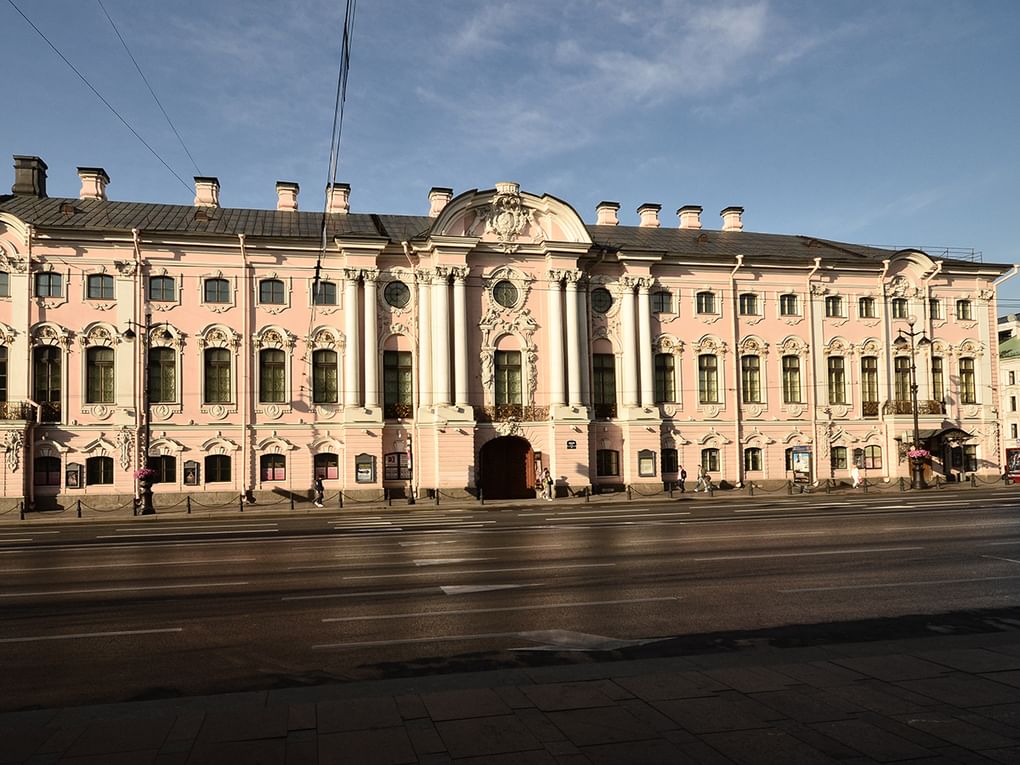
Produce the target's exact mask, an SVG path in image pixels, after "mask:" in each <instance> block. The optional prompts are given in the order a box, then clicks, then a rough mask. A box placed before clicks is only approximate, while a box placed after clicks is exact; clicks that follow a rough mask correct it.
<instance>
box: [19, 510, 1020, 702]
mask: <svg viewBox="0 0 1020 765" xmlns="http://www.w3.org/2000/svg"><path fill="white" fill-rule="evenodd" d="M0 581H2V583H3V584H2V585H0V613H2V614H3V616H2V619H0V678H3V680H2V687H3V693H2V694H0V709H2V710H13V709H22V708H27V707H34V706H55V705H68V704H80V703H92V702H103V701H119V700H126V699H132V698H153V697H160V696H172V695H188V694H197V693H212V692H219V691H232V690H247V689H255V688H259V689H261V688H267V687H279V686H289V685H301V684H306V683H316V682H323V681H327V680H344V679H365V678H372V677H385V676H392V675H401V674H408V673H414V672H442V671H452V670H456V669H463V668H479V667H485V666H500V665H511V664H514V663H515V662H516V663H519V662H542V661H551V660H563V659H564V657H569V656H570V655H575V656H581V657H586V660H587V659H588V658H590V657H592V656H595V657H598V656H603V655H619V652H621V651H622V652H624V653H625V652H626V651H635V650H644V651H654V650H657V649H656V646H664V647H666V646H673V645H675V641H672V642H671V641H670V639H671V638H675V637H676V636H692V635H704V634H707V633H736V632H742V631H749V630H781V631H782V632H783V634H786V635H794V636H796V635H798V634H800V633H803V634H808V633H810V632H811V631H812V630H814V631H817V630H818V629H820V627H819V625H831V624H833V623H858V624H862V623H863V624H872V625H875V624H881V623H880V622H873V621H872V622H869V621H865V620H874V619H876V618H882V617H889V618H893V617H895V618H902V617H905V616H908V615H924V619H923V620H924V621H926V622H931V621H932V620H933V619H935V618H937V617H938V616H939V615H946V614H953V613H960V612H970V613H972V612H974V611H975V610H976V609H988V610H989V611H997V612H1005V613H1007V614H1009V613H1012V611H1011V610H1012V609H1020V494H1017V495H1014V494H1013V493H1012V492H1004V491H999V492H989V493H982V492H977V491H975V492H973V493H967V492H965V491H962V490H961V491H956V492H948V491H947V492H944V493H935V492H928V493H925V494H919V495H913V494H903V495H900V494H887V495H881V496H878V495H853V496H839V497H835V496H834V497H832V498H826V497H824V496H823V497H816V496H811V497H795V498H786V497H783V498H778V499H761V498H757V497H756V498H755V499H754V500H753V501H748V500H747V499H744V498H735V499H733V500H713V501H708V502H706V501H696V502H692V501H675V502H654V503H653V502H648V503H642V502H639V501H634V502H631V503H623V502H619V503H613V504H606V505H596V504H592V505H565V504H556V503H536V504H533V505H531V506H528V507H524V506H521V507H517V508H502V509H490V508H482V509H471V510H461V511H452V510H447V509H443V508H428V507H424V508H423V507H417V508H392V509H387V510H384V511H374V512H358V511H350V510H345V511H342V512H341V511H338V512H336V513H335V514H324V515H314V516H310V515H302V516H300V517H287V518H281V517H265V516H263V517H254V516H235V517H231V518H215V519H204V520H200V519H189V518H187V517H181V516H178V517H176V518H169V517H161V516H156V517H148V518H138V519H131V520H126V521H119V522H116V523H85V522H78V523H64V524H60V525H44V524H39V523H29V524H22V525H8V526H2V527H0ZM1017 614H1018V615H1020V610H1018V611H1017ZM876 629H882V627H876ZM875 637H882V636H881V635H875ZM663 650H667V649H666V648H663ZM593 652H594V653H593ZM600 652H607V653H600Z"/></svg>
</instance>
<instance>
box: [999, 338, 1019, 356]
mask: <svg viewBox="0 0 1020 765" xmlns="http://www.w3.org/2000/svg"><path fill="white" fill-rule="evenodd" d="M999 358H1000V359H1015V358H1020V337H1011V338H1009V339H1008V340H1003V341H1002V342H1001V343H999Z"/></svg>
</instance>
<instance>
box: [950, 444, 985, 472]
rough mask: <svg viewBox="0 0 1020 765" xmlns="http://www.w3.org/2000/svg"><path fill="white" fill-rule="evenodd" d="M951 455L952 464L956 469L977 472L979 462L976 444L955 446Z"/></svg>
mask: <svg viewBox="0 0 1020 765" xmlns="http://www.w3.org/2000/svg"><path fill="white" fill-rule="evenodd" d="M950 457H951V459H952V466H953V468H954V469H956V470H962V471H963V472H964V473H975V472H977V469H978V463H977V445H976V444H964V445H963V446H956V447H953V451H952V454H951V455H950Z"/></svg>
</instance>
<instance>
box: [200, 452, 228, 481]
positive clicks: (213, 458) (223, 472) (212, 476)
mask: <svg viewBox="0 0 1020 765" xmlns="http://www.w3.org/2000/svg"><path fill="white" fill-rule="evenodd" d="M205 482H206V483H229V482H230V457H228V456H227V455H226V454H210V455H209V456H208V457H206V458H205Z"/></svg>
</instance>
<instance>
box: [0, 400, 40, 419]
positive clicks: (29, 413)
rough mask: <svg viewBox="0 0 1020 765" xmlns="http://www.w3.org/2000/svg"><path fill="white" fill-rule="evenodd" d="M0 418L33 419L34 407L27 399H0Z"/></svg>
mask: <svg viewBox="0 0 1020 765" xmlns="http://www.w3.org/2000/svg"><path fill="white" fill-rule="evenodd" d="M0 420H35V407H34V406H32V405H31V404H30V403H28V402H27V401H0Z"/></svg>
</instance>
